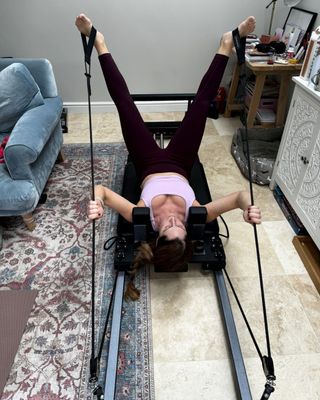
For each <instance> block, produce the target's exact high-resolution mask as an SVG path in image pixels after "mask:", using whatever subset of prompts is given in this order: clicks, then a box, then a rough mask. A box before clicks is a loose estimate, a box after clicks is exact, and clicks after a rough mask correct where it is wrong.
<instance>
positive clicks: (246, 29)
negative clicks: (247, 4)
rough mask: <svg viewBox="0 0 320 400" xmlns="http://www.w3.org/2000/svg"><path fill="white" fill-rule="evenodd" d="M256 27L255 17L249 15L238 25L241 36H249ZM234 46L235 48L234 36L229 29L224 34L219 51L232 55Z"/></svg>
mask: <svg viewBox="0 0 320 400" xmlns="http://www.w3.org/2000/svg"><path fill="white" fill-rule="evenodd" d="M255 27H256V19H255V17H248V18H247V19H245V20H244V21H242V22H241V23H240V24H239V25H238V30H239V35H240V37H245V36H247V35H248V34H249V33H251V32H253V31H254V30H255ZM232 48H233V36H232V32H231V31H229V32H226V33H224V34H223V35H222V38H221V42H220V47H219V50H218V53H219V54H224V55H226V56H230V54H231V51H232Z"/></svg>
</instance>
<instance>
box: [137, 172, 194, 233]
mask: <svg viewBox="0 0 320 400" xmlns="http://www.w3.org/2000/svg"><path fill="white" fill-rule="evenodd" d="M161 194H172V195H176V196H180V197H182V198H183V199H184V201H185V203H186V214H185V222H186V221H187V219H188V214H189V207H191V206H192V203H193V202H194V200H195V199H196V197H195V194H194V191H193V190H192V188H191V186H190V185H189V183H188V182H187V181H186V180H185V179H184V178H182V177H180V176H177V175H171V176H170V175H168V176H154V177H152V178H150V179H149V180H148V181H147V182H146V183H145V185H144V187H143V190H142V192H141V200H143V201H144V203H145V205H146V207H149V208H150V219H151V224H152V227H153V229H154V230H155V231H156V227H155V221H154V215H153V211H152V207H151V202H152V199H153V198H154V197H156V196H159V195H161Z"/></svg>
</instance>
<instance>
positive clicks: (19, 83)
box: [0, 63, 44, 132]
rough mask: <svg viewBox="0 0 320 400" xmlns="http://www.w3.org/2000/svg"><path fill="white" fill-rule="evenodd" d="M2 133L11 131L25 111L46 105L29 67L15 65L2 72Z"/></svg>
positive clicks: (0, 121) (0, 100)
mask: <svg viewBox="0 0 320 400" xmlns="http://www.w3.org/2000/svg"><path fill="white" fill-rule="evenodd" d="M0 88H1V91H0V131H2V132H8V131H10V130H11V129H12V128H13V127H14V125H15V124H16V122H17V121H18V119H19V118H20V117H21V115H22V114H24V112H25V111H27V110H30V109H31V108H34V107H37V106H39V105H42V104H43V103H44V101H43V98H42V95H41V93H40V89H39V86H38V85H37V83H36V82H35V80H34V79H33V77H32V75H31V74H30V72H29V71H28V69H27V67H25V66H24V65H23V64H20V63H13V64H11V65H9V66H8V67H7V68H5V69H4V70H2V71H1V72H0Z"/></svg>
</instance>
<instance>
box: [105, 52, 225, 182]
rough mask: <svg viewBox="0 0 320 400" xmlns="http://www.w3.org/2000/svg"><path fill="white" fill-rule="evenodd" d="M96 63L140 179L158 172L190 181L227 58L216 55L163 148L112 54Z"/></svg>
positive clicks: (106, 55)
mask: <svg viewBox="0 0 320 400" xmlns="http://www.w3.org/2000/svg"><path fill="white" fill-rule="evenodd" d="M99 60H100V64H101V68H102V72H103V75H104V78H105V81H106V84H107V87H108V90H109V93H110V96H111V97H112V100H113V101H114V103H115V105H116V107H117V109H118V113H119V117H120V123H121V128H122V134H123V138H124V141H125V143H126V146H127V149H128V151H129V153H130V155H131V157H132V160H133V163H134V165H135V167H136V170H137V174H138V176H139V178H140V180H141V181H142V180H143V179H144V178H145V177H146V176H147V175H149V174H154V173H159V172H176V173H179V174H181V175H183V176H185V177H186V178H187V179H189V177H190V172H191V169H192V166H193V164H194V162H195V160H196V158H197V154H198V150H199V146H200V143H201V140H202V136H203V132H204V128H205V123H206V118H207V115H208V111H209V107H210V103H211V102H212V100H213V99H214V98H215V96H216V93H217V91H218V88H219V85H220V82H221V79H222V77H223V73H224V70H225V67H226V65H227V62H228V57H227V56H224V55H221V54H216V55H215V57H214V59H213V61H212V63H211V65H210V67H209V69H208V71H207V72H206V74H205V75H204V77H203V78H202V80H201V83H200V86H199V89H198V92H197V94H196V96H195V98H194V100H193V102H192V104H191V106H190V107H189V109H188V111H187V112H186V114H185V116H184V118H183V120H182V122H181V124H180V126H179V128H178V129H177V131H176V133H175V134H174V136H173V138H172V139H171V140H170V143H169V144H168V146H167V147H166V148H165V149H161V148H160V147H159V146H158V145H157V143H156V142H155V140H154V139H153V136H152V134H151V133H150V131H149V130H148V128H147V126H146V125H145V123H144V121H143V119H142V117H141V115H140V113H139V111H138V109H137V107H136V105H135V104H134V102H133V100H132V98H131V95H130V92H129V90H128V87H127V85H126V82H125V80H124V78H123V76H122V75H121V73H120V71H119V70H118V68H117V65H116V64H115V62H114V60H113V58H112V56H111V54H110V53H106V54H103V55H101V56H99Z"/></svg>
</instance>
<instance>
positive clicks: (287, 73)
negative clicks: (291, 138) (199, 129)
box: [224, 61, 302, 128]
mask: <svg viewBox="0 0 320 400" xmlns="http://www.w3.org/2000/svg"><path fill="white" fill-rule="evenodd" d="M246 67H247V68H248V69H249V70H250V71H251V72H252V73H253V74H254V75H255V76H256V82H255V86H254V91H253V95H252V99H251V102H250V106H249V110H248V116H247V126H248V128H252V127H253V126H254V120H255V117H256V114H257V110H258V106H259V103H260V99H261V95H262V90H263V87H264V84H265V80H266V77H267V75H277V76H279V77H280V90H279V96H278V106H277V113H276V122H275V124H274V126H275V127H283V126H284V120H285V112H286V107H287V101H288V89H289V83H290V80H291V77H292V76H293V75H299V74H300V70H301V67H302V64H272V65H269V64H267V63H266V62H255V63H253V62H250V61H246ZM240 69H241V67H239V65H238V64H236V66H235V68H234V71H233V77H232V82H231V86H230V90H229V94H228V98H227V104H226V110H225V113H224V117H226V118H229V117H230V116H231V112H232V111H235V110H241V109H242V108H243V104H239V103H234V99H235V96H236V93H237V88H238V84H239V76H240ZM258 126H259V125H257V127H258Z"/></svg>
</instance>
